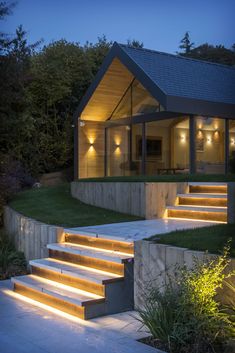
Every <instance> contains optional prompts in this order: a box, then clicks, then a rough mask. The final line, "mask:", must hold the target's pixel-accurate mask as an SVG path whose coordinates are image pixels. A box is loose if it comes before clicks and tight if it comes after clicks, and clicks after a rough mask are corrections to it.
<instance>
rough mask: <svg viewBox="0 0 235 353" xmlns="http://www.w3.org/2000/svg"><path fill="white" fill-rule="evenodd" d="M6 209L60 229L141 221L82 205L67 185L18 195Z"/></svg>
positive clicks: (28, 191)
mask: <svg viewBox="0 0 235 353" xmlns="http://www.w3.org/2000/svg"><path fill="white" fill-rule="evenodd" d="M9 205H10V207H12V208H13V209H14V210H16V211H18V212H20V213H21V214H23V215H24V216H27V217H30V218H34V219H36V220H38V221H41V222H44V223H47V224H54V225H60V226H63V227H81V226H91V225H98V224H106V223H116V222H127V221H135V220H140V219H141V218H139V217H136V216H131V215H126V214H122V213H118V212H115V211H111V210H106V209H104V208H100V207H95V206H89V205H87V204H84V203H83V202H80V201H78V200H76V199H74V198H72V196H71V194H70V186H69V184H63V185H60V186H56V187H44V188H40V189H31V190H27V191H23V192H20V193H19V194H17V195H16V196H15V198H14V199H13V200H12V201H11V202H10V204H9Z"/></svg>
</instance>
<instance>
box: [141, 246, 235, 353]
mask: <svg viewBox="0 0 235 353" xmlns="http://www.w3.org/2000/svg"><path fill="white" fill-rule="evenodd" d="M228 263H229V260H228V248H227V247H225V249H224V253H223V255H222V256H220V257H218V258H216V259H215V260H210V261H209V260H208V261H206V262H200V261H199V260H196V259H195V260H194V266H193V268H192V269H191V270H188V269H186V268H185V267H182V268H180V269H179V268H178V269H176V270H177V271H176V272H177V277H176V279H175V281H173V279H172V278H171V277H170V276H169V279H168V283H167V285H166V288H165V291H164V292H163V291H162V290H161V288H152V289H151V290H150V292H149V294H148V296H147V298H146V302H145V305H144V307H143V309H141V310H139V314H140V321H141V322H142V323H143V324H144V325H145V326H146V327H147V328H148V329H149V331H150V333H151V335H152V337H153V339H155V340H160V341H161V342H162V343H164V344H165V346H166V347H167V350H168V351H169V352H172V353H179V352H180V353H186V352H187V353H189V352H190V353H201V352H203V353H212V352H213V353H214V352H219V353H221V352H223V351H225V346H226V342H228V340H229V339H231V338H232V337H235V336H234V321H233V319H232V315H231V308H230V312H229V311H228V310H225V308H223V307H222V305H221V304H220V303H219V302H218V301H217V299H216V298H217V291H218V289H219V288H221V287H222V286H223V280H224V279H225V278H227V277H229V276H232V275H233V273H230V274H228V275H225V274H224V270H225V268H226V267H227V266H228Z"/></svg>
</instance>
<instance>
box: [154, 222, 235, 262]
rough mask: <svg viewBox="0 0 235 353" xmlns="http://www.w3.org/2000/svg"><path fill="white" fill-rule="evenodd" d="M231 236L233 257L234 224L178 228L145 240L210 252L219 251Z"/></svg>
mask: <svg viewBox="0 0 235 353" xmlns="http://www.w3.org/2000/svg"><path fill="white" fill-rule="evenodd" d="M229 238H231V239H232V243H231V249H230V255H231V256H232V257H235V224H218V225H214V226H209V227H203V228H197V229H187V230H178V231H175V232H171V233H167V234H160V235H154V236H153V237H151V238H148V239H147V240H155V241H156V242H157V243H161V244H170V245H175V246H179V247H183V248H189V249H192V250H202V251H204V250H208V251H209V252H210V253H214V254H215V253H216V254H218V253H221V251H222V249H223V247H224V245H225V244H226V242H227V240H228V239H229Z"/></svg>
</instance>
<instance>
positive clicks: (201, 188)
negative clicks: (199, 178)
mask: <svg viewBox="0 0 235 353" xmlns="http://www.w3.org/2000/svg"><path fill="white" fill-rule="evenodd" d="M189 192H190V193H197V194H198V193H205V194H226V193H227V186H224V185H221V186H219V185H210V186H207V185H189Z"/></svg>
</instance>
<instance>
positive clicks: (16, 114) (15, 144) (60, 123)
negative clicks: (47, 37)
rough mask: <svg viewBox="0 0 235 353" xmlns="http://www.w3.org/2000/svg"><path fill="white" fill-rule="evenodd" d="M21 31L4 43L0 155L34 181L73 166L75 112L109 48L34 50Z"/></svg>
mask: <svg viewBox="0 0 235 353" xmlns="http://www.w3.org/2000/svg"><path fill="white" fill-rule="evenodd" d="M38 44H39V43H35V44H34V45H29V44H28V43H27V40H26V32H25V31H24V30H23V28H22V26H19V27H18V28H17V30H16V34H15V37H14V38H13V39H11V40H9V41H8V43H7V45H6V43H4V51H5V54H4V55H2V56H1V66H0V77H1V86H2V87H3V94H2V95H1V98H0V118H1V120H0V133H1V141H0V149H1V153H2V154H6V155H9V156H11V157H14V158H15V159H17V160H18V161H21V162H22V164H23V165H24V166H25V167H26V168H27V169H28V170H29V171H30V172H31V174H32V175H34V176H36V175H38V174H40V173H44V172H52V171H56V170H59V169H61V168H66V167H69V166H71V165H72V156H73V128H72V116H73V112H74V111H75V108H76V106H77V104H78V102H79V100H80V99H81V97H82V96H83V94H84V93H85V91H86V89H87V88H88V86H89V84H90V83H91V81H92V79H93V77H94V75H95V74H96V72H97V71H98V69H99V67H100V65H101V62H102V61H103V59H104V56H105V55H106V54H107V51H108V50H109V48H110V46H111V42H108V41H107V39H106V38H105V37H102V38H98V41H97V43H95V44H92V43H88V42H87V43H86V44H85V45H84V46H81V45H80V44H79V43H70V42H67V41H66V40H63V39H62V40H59V41H56V42H52V43H50V44H49V45H46V46H44V47H43V48H42V49H41V50H38V51H37V50H36V49H37V46H38Z"/></svg>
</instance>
